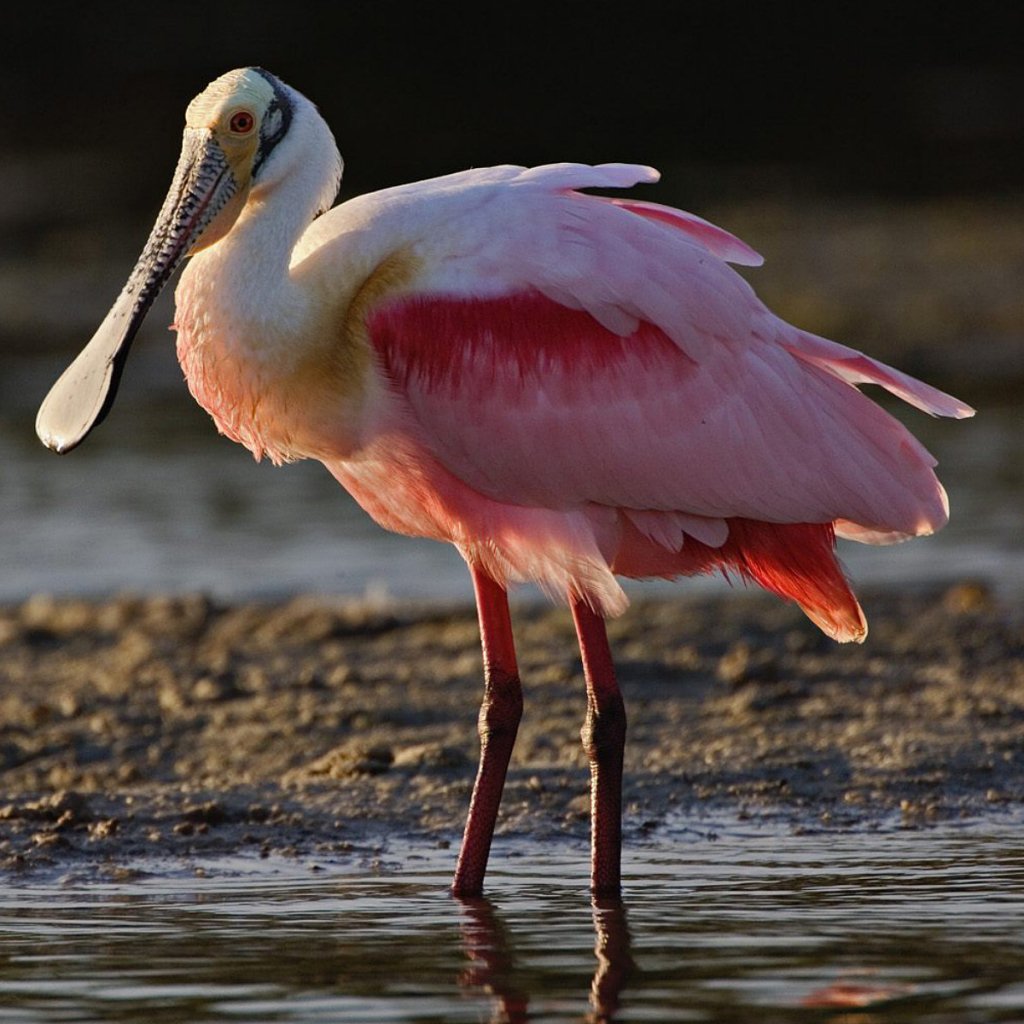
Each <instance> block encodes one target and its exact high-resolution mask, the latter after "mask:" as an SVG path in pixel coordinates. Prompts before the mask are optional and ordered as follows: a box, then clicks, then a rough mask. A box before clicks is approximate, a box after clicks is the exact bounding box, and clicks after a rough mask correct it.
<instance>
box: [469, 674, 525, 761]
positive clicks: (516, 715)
mask: <svg viewBox="0 0 1024 1024" xmlns="http://www.w3.org/2000/svg"><path fill="white" fill-rule="evenodd" d="M522 717H523V688H522V686H521V685H520V682H519V676H517V675H509V674H508V673H506V672H502V671H500V670H494V671H490V672H488V673H487V680H486V684H485V686H484V699H483V703H482V704H481V705H480V716H479V718H478V719H477V728H478V730H479V733H480V742H481V743H482V744H486V743H487V742H488V740H500V739H502V738H509V737H511V738H513V739H514V738H515V735H516V732H517V731H518V729H519V721H520V719H521V718H522Z"/></svg>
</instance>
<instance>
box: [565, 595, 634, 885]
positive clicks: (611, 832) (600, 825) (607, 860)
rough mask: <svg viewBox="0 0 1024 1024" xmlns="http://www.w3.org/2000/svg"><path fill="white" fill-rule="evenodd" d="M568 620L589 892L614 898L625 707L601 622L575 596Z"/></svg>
mask: <svg viewBox="0 0 1024 1024" xmlns="http://www.w3.org/2000/svg"><path fill="white" fill-rule="evenodd" d="M572 617H573V621H574V622H575V623H576V635H577V636H578V637H579V641H580V654H581V656H582V658H583V676H584V678H585V680H586V684H587V717H586V719H585V721H584V723H583V728H582V730H581V731H580V736H581V738H582V740H583V749H584V750H585V751H586V753H587V759H588V760H589V762H590V888H591V890H592V891H593V893H594V895H595V896H618V895H619V891H620V889H621V887H622V883H621V857H622V763H623V754H624V751H625V746H626V706H625V704H624V702H623V700H622V694H621V693H620V692H619V684H618V682H617V680H616V678H615V666H614V665H613V663H612V652H611V648H610V647H609V646H608V633H607V631H606V630H605V626H604V619H603V618H602V617H601V616H600V615H599V614H598V613H597V612H595V611H593V610H592V609H591V607H590V606H589V605H588V604H587V603H586V602H585V601H582V600H581V599H580V598H578V597H576V596H575V595H573V597H572Z"/></svg>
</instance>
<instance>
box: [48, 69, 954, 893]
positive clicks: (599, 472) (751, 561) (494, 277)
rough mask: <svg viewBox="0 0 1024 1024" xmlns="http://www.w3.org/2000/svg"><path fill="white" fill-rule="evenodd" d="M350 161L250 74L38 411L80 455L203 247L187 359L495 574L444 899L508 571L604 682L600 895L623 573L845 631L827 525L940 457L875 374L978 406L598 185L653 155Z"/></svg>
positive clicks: (892, 499) (933, 491) (848, 633)
mask: <svg viewBox="0 0 1024 1024" xmlns="http://www.w3.org/2000/svg"><path fill="white" fill-rule="evenodd" d="M341 167H342V164H341V158H340V157H339V155H338V150H337V148H336V146H335V143H334V139H333V137H332V135H331V132H330V130H329V129H328V127H327V125H326V124H325V123H324V121H323V120H322V118H321V117H320V115H319V114H318V113H317V110H316V108H315V107H314V106H313V104H312V103H310V102H309V101H308V100H307V99H306V98H305V97H304V96H302V95H300V94H299V93H298V92H296V91H295V90H293V89H291V88H289V87H288V86H287V85H285V84H284V83H283V82H281V81H280V80H279V79H277V78H275V77H274V76H273V75H271V74H268V73H267V72H266V71H264V70H262V69H259V68H245V69H241V70H236V71H231V72H229V73H228V74H226V75H223V76H222V77H221V78H218V79H217V80H216V81H215V82H213V83H211V84H210V85H209V86H208V87H207V88H206V89H205V90H204V91H203V92H202V93H200V95H199V96H197V97H196V98H195V99H194V100H193V101H192V103H191V104H190V105H189V107H188V110H187V113H186V117H185V133H184V141H183V146H182V153H181V158H180V161H179V163H178V167H177V170H176V171H175V174H174V179H173V182H172V184H171V189H170V192H169V193H168V195H167V199H166V201H165V202H164V205H163V208H162V209H161V211H160V214H159V217H158V219H157V222H156V225H155V226H154V228H153V231H152V233H151V235H150V237H149V240H148V242H147V243H146V246H145V249H144V250H143V252H142V255H141V257H140V258H139V261H138V263H137V265H136V267H135V269H134V270H133V271H132V273H131V275H130V277H129V278H128V282H127V284H126V285H125V287H124V289H123V291H122V292H121V294H120V296H119V297H118V299H117V300H116V301H115V303H114V305H113V307H112V308H111V310H110V312H109V313H108V315H107V317H106V318H105V319H104V321H103V323H102V324H101V325H100V327H99V329H98V330H97V332H96V334H95V335H94V336H93V338H92V340H91V341H90V342H89V344H88V345H87V346H86V348H85V349H84V350H83V351H82V353H81V354H80V355H79V356H78V358H77V359H76V360H75V361H74V363H72V365H71V366H70V367H69V368H68V370H67V371H66V372H65V373H64V374H63V376H62V377H61V378H60V379H59V380H58V381H57V383H56V384H55V385H54V387H53V389H52V390H51V392H50V394H49V395H48V396H47V398H46V400H45V401H44V402H43V405H42V407H41V409H40V411H39V417H38V420H37V430H38V432H39V435H40V437H41V438H42V440H43V441H44V443H45V444H47V445H48V446H49V447H51V448H53V449H55V450H56V451H58V452H66V451H69V450H70V449H72V448H74V447H75V445H77V444H78V443H79V442H80V441H81V440H82V439H83V438H84V437H85V436H86V434H88V433H89V431H90V430H91V429H92V428H93V427H94V426H95V425H96V424H97V423H98V422H99V421H100V420H102V419H103V418H104V416H105V415H106V414H107V412H108V411H109V408H110V405H111V402H112V400H113V397H114V393H115V390H116V387H117V383H118V379H119V377H120V373H121V369H122V365H123V362H124V358H125V355H126V352H127V349H128V346H129V344H130V342H131V340H132V337H133V336H134V334H135V332H136V330H137V328H138V326H139V324H140V322H141V321H142V319H143V317H144V316H145V314H146V311H147V310H148V308H149V306H150V305H151V303H152V302H153V299H154V298H155V296H156V295H157V293H158V292H159V290H160V289H161V288H162V287H163V285H164V284H165V283H166V282H167V280H168V278H169V277H170V276H171V275H172V274H173V272H174V271H175V269H176V268H177V267H178V265H179V264H180V263H181V262H182V261H183V260H184V259H185V257H186V256H191V257H192V259H191V261H190V263H189V265H188V267H187V268H186V270H185V271H184V273H183V274H182V277H181V280H180V282H179V284H178V288H177V312H176V324H175V327H176V329H177V332H178V341H177V350H178V357H179V359H180V362H181V365H182V367H183V369H184V372H185V377H186V379H187V381H188V385H189V388H190V389H191V391H192V394H193V395H194V396H195V398H196V400H197V401H198V402H199V403H200V404H201V405H202V406H203V407H204V408H205V409H206V410H207V411H208V412H209V413H210V414H211V416H212V417H213V419H214V422H215V423H216V425H217V427H218V429H219V430H220V431H221V432H222V433H224V434H226V435H227V436H228V437H230V438H232V439H234V440H235V441H238V442H240V443H241V444H243V445H245V447H246V448H248V449H249V450H250V451H251V452H252V453H253V455H255V457H256V458H257V459H259V458H262V457H263V456H268V457H269V458H270V459H271V460H272V461H273V462H275V463H280V462H286V461H289V460H292V459H304V458H313V459H319V460H320V461H321V462H322V463H323V464H324V465H325V466H326V467H327V469H328V470H329V471H330V472H331V473H332V474H333V475H334V476H335V477H336V478H337V479H338V480H339V481H340V482H341V484H343V485H344V486H345V487H346V488H347V489H348V490H349V492H350V493H351V494H352V495H353V496H354V498H355V499H356V501H358V502H359V504H360V505H362V507H363V508H364V509H366V511H367V512H368V513H369V514H370V515H371V516H373V518H374V519H376V520H377V522H379V523H380V524H381V525H383V526H385V527H387V528H388V529H391V530H396V531H399V532H401V533H407V534H414V535H418V536H425V537H433V538H436V539H438V540H446V541H450V542H451V543H452V544H454V545H455V546H456V547H457V548H458V549H459V551H460V552H461V553H462V555H463V557H464V558H465V559H466V562H467V563H468V565H469V569H470V572H471V574H472V578H473V583H474V587H475V592H476V601H477V608H478V612H479V619H480V633H481V640H482V646H483V660H484V674H485V687H484V697H483V705H482V708H481V711H480V718H479V731H480V740H481V753H480V768H479V772H478V775H477V779H476V784H475V788H474V791H473V796H472V799H471V803H470V808H469V815H468V819H467V823H466V830H465V835H464V839H463V844H462V848H461V853H460V856H459V860H458V866H457V868H456V873H455V880H454V884H453V891H454V892H456V893H457V894H461V895H473V894H476V893H478V892H480V890H481V888H482V885H483V876H484V871H485V868H486V862H487V856H488V853H489V849H490V843H491V836H492V832H493V829H494V823H495V819H496V815H497V811H498V803H499V799H500V795H501V790H502V788H503V786H504V780H505V773H506V769H507V765H508V761H509V757H510V754H511V750H512V745H513V742H514V740H515V735H516V729H517V726H518V722H519V719H520V714H521V709H522V694H521V689H520V683H519V673H518V670H517V667H516V656H515V650H514V647H513V638H512V626H511V622H510V618H509V609H508V600H507V597H506V587H507V586H508V585H509V584H510V583H514V582H518V581H522V580H533V581H534V582H536V583H538V584H539V585H540V586H541V587H542V588H543V589H544V590H545V591H547V592H549V593H551V594H553V595H558V596H561V597H563V598H564V599H566V600H567V601H568V603H569V606H570V608H571V610H572V615H573V618H574V620H575V625H576V631H577V633H578V636H579V644H580V651H581V654H582V661H583V670H584V676H585V680H586V692H587V712H586V718H585V724H584V726H583V730H582V736H583V743H584V747H585V749H586V752H587V756H588V758H589V763H590V769H591V793H592V801H591V807H592V868H591V884H592V888H593V890H594V891H595V892H597V893H601V894H611V893H614V892H617V891H618V889H619V884H620V870H619V857H620V838H621V837H620V829H621V778H622V757H623V745H624V740H625V729H626V719H625V712H624V708H623V702H622V697H621V695H620V692H619V688H618V684H617V683H616V680H615V674H614V668H613V665H612V658H611V654H610V651H609V647H608V641H607V637H606V633H605V626H604V616H607V615H616V614H618V613H619V612H621V611H622V610H623V609H624V608H625V606H626V597H625V595H624V594H623V591H622V589H621V587H620V585H619V583H618V582H617V580H616V576H617V575H619V576H626V577H652V576H658V577H676V576H685V575H692V574H695V573H707V572H711V571H714V570H720V571H722V572H725V573H726V574H732V575H734V576H736V577H740V578H742V579H744V580H753V581H755V582H757V583H759V584H760V585H761V586H763V587H766V588H767V589H768V590H771V591H773V592H774V593H776V594H779V595H780V596H782V597H784V598H787V599H789V600H791V601H795V602H797V603H798V604H799V605H800V606H801V607H802V608H803V610H804V611H805V612H806V613H807V615H808V616H810V618H811V619H812V620H813V621H814V622H815V623H817V625H818V626H820V627H821V628H822V629H823V630H824V631H825V632H826V633H828V634H829V635H830V636H832V637H834V638H836V639H837V640H861V639H863V637H864V635H865V632H866V629H867V627H866V625H865V621H864V617H863V615H862V613H861V609H860V607H859V605H858V603H857V600H856V598H855V597H854V595H853V593H852V591H851V590H850V587H849V585H848V583H847V580H846V578H845V576H844V574H843V571H842V569H841V568H840V566H839V564H838V562H837V561H836V558H835V554H834V548H835V537H836V536H837V535H838V536H842V537H847V538H852V539H854V540H858V541H862V542H866V543H871V544H877V543H887V542H891V541H896V540H900V539H903V538H905V537H912V536H917V535H921V534H927V533H930V532H932V531H933V530H935V529H937V528H939V527H940V526H942V525H943V523H945V521H946V519H947V515H948V505H947V502H946V496H945V492H944V491H943V488H942V486H941V484H940V483H939V482H938V480H937V479H936V477H935V475H934V473H933V471H932V468H933V466H934V465H935V461H934V459H932V457H931V456H930V455H929V454H928V452H926V451H925V450H924V448H923V447H922V446H921V445H920V444H919V443H918V442H917V441H916V440H915V439H914V437H913V436H912V435H911V434H910V433H909V432H908V431H907V430H906V429H905V428H904V427H903V426H901V425H900V423H898V422H897V421H896V420H895V419H893V418H892V417H891V416H890V415H888V414H887V413H886V412H884V411H883V410H882V409H880V408H879V407H878V406H877V405H876V404H875V403H874V402H872V401H871V400H869V399H868V398H866V397H865V396H864V395H863V394H861V392H860V391H859V390H858V388H857V387H856V385H858V384H862V383H873V384H880V385H881V386H882V387H883V388H886V389H887V390H889V391H891V392H892V393H893V394H895V395H898V396H899V397H900V398H902V399H904V400H905V401H907V402H909V403H910V404H911V405H914V406H916V407H917V408H919V409H922V410H924V411H925V412H928V413H931V414H933V415H939V416H954V417H963V416H969V415H971V412H972V410H971V409H970V408H969V407H968V406H966V405H964V404H962V403H961V402H959V401H957V400H956V399H954V398H952V397H950V396H949V395H946V394H943V393H942V392H940V391H937V390H936V389H934V388H932V387H929V386H928V385H926V384H923V383H921V382H920V381H917V380H915V379H913V378H912V377H909V376H907V375H905V374H903V373H901V372H900V371H898V370H894V369H892V368H890V367H888V366H885V365H883V364H881V363H879V362H876V361H875V360H873V359H870V358H868V357H867V356H865V355H863V354H861V353H860V352H857V351H856V350H854V349H850V348H846V347H844V346H842V345H838V344H835V343H833V342H831V341H827V340H826V339H824V338H820V337H816V336H814V335H812V334H809V333H807V332H805V331H801V330H799V329H798V328H796V327H793V326H791V325H790V324H788V323H785V322H784V321H782V320H780V319H779V318H778V317H776V316H775V315H774V314H772V313H771V312H770V311H769V310H768V309H767V308H766V307H765V306H764V305H762V303H761V302H760V301H759V300H758V299H757V297H756V296H755V295H754V293H753V291H752V290H751V288H750V287H749V286H748V285H747V283H746V282H745V281H744V280H743V279H742V278H741V277H740V276H738V275H737V274H736V273H735V272H734V271H733V270H732V269H731V268H730V267H729V266H728V265H727V264H728V263H729V262H731V263H738V264H745V265H749V266H755V265H757V264H759V263H760V257H759V256H758V255H757V254H756V253H755V252H754V251H753V250H752V249H750V248H749V247H748V246H747V245H745V244H744V243H743V242H741V241H740V240H739V239H737V238H734V237H733V236H732V235H730V234H729V233H728V232H726V231H723V230H722V229H721V228H718V227H715V226H714V225H712V224H709V223H708V222H706V221H704V220H701V219H700V218H699V217H695V216H693V215H692V214H689V213H683V212H681V211H679V210H674V209H670V208H668V207H665V206H659V205H655V204H653V203H647V202H638V201H634V200H632V199H610V198H604V197H598V196H594V195H587V194H583V193H581V192H580V191H578V190H579V189H584V188H620V187H627V186H631V185H634V184H636V183H638V182H653V181H656V180H657V177H658V174H657V172H656V171H654V170H652V169H651V168H649V167H638V166H632V165H626V164H604V165H602V166H598V167H588V166H580V165H577V164H557V165H552V166H546V167H536V168H533V169H529V170H527V169H524V168H522V167H494V168H490V169H485V170H473V171H465V172H462V173H458V174H452V175H448V176H447V177H442V178H436V179H434V180H431V181H422V182H418V183H416V184H412V185H406V186H403V187H400V188H392V189H386V190H384V191H381V192H377V193H374V194H371V195H364V196H360V197H358V198H356V199H352V200H349V201H348V202H345V203H343V204H341V205H340V206H337V207H334V208H333V209H331V208H330V207H331V204H332V203H333V201H334V198H335V195H336V192H337V189H338V186H339V183H340V178H341Z"/></svg>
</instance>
